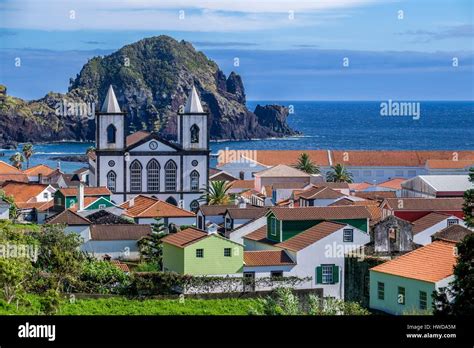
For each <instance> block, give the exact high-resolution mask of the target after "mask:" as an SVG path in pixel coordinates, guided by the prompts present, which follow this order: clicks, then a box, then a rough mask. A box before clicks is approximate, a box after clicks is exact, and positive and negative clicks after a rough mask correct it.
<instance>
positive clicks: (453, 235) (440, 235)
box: [431, 224, 474, 242]
mask: <svg viewBox="0 0 474 348" xmlns="http://www.w3.org/2000/svg"><path fill="white" fill-rule="evenodd" d="M472 233H474V231H472V230H470V229H468V228H466V227H464V226H461V225H458V224H455V225H451V226H448V227H446V228H443V229H442V230H441V231H438V232H436V233H435V234H433V235H432V236H431V238H432V239H433V240H436V239H440V240H447V241H453V242H460V241H461V240H463V239H464V237H466V236H468V235H470V234H472Z"/></svg>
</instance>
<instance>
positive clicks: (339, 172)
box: [326, 164, 353, 183]
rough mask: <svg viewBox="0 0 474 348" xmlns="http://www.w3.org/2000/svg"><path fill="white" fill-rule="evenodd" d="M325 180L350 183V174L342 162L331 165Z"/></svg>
mask: <svg viewBox="0 0 474 348" xmlns="http://www.w3.org/2000/svg"><path fill="white" fill-rule="evenodd" d="M326 181H327V182H347V183H351V182H352V181H353V180H352V174H351V173H350V172H348V171H347V169H346V168H345V167H344V166H343V165H342V164H336V165H335V166H332V167H331V171H330V172H328V173H327V174H326Z"/></svg>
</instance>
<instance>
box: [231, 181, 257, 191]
mask: <svg viewBox="0 0 474 348" xmlns="http://www.w3.org/2000/svg"><path fill="white" fill-rule="evenodd" d="M254 186H255V182H254V180H234V181H232V182H231V183H230V187H231V188H232V189H253V188H254Z"/></svg>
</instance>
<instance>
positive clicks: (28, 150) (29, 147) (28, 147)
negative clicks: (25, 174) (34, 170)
mask: <svg viewBox="0 0 474 348" xmlns="http://www.w3.org/2000/svg"><path fill="white" fill-rule="evenodd" d="M21 151H22V152H23V156H24V158H25V159H26V168H29V167H30V158H31V156H33V154H34V149H33V144H31V143H26V144H25V145H23V148H22V149H21Z"/></svg>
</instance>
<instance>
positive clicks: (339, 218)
mask: <svg viewBox="0 0 474 348" xmlns="http://www.w3.org/2000/svg"><path fill="white" fill-rule="evenodd" d="M369 219H370V213H369V211H368V210H367V208H365V207H363V206H334V207H299V208H286V207H284V208H280V207H278V208H272V209H271V210H269V211H268V213H267V239H269V240H271V241H274V242H283V241H285V240H287V239H290V238H292V237H294V236H296V235H297V234H299V233H301V232H303V231H305V230H307V229H308V228H310V227H313V226H315V225H317V224H319V223H320V222H322V221H334V222H340V223H343V224H348V225H351V226H353V227H355V228H358V229H360V230H362V231H365V232H368V231H369Z"/></svg>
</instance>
